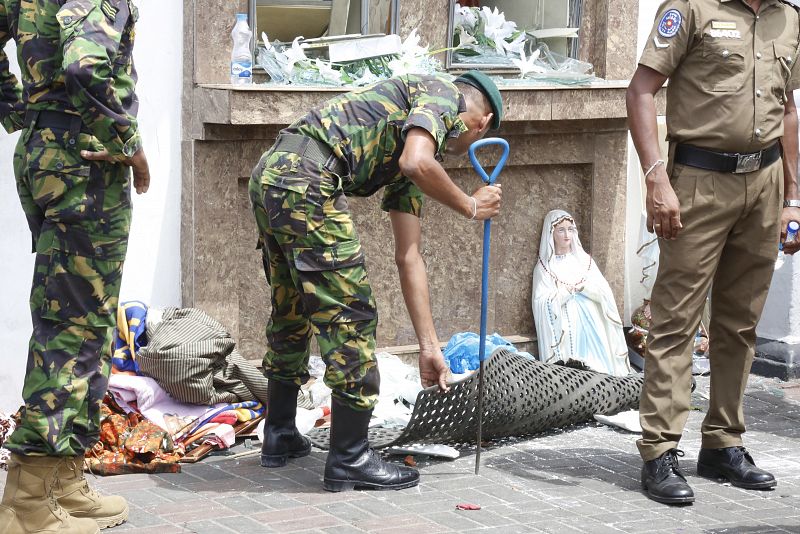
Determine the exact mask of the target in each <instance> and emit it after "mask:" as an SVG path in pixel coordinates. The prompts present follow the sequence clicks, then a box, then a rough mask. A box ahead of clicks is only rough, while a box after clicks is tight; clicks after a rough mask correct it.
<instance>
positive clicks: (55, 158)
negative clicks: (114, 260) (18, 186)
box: [27, 146, 91, 220]
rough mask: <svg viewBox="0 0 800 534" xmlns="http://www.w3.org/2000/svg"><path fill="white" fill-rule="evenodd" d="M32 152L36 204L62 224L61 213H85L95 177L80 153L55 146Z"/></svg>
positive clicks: (32, 187) (30, 173)
mask: <svg viewBox="0 0 800 534" xmlns="http://www.w3.org/2000/svg"><path fill="white" fill-rule="evenodd" d="M28 150H29V153H28V154H29V155H28V160H27V167H28V176H29V180H30V184H29V186H30V190H31V195H32V197H33V200H34V202H36V204H37V205H38V206H39V207H40V208H41V209H42V210H44V211H45V212H46V213H47V216H48V217H53V219H54V220H60V217H59V213H67V212H70V211H76V212H79V211H81V206H82V205H83V204H84V203H85V201H86V198H85V196H86V195H85V193H86V185H87V182H88V181H89V175H90V173H91V166H90V164H89V162H88V161H86V160H84V159H83V158H81V157H80V155H79V154H78V152H77V150H71V149H65V148H61V147H54V146H45V147H30V148H29V149H28ZM56 211H57V212H58V213H56Z"/></svg>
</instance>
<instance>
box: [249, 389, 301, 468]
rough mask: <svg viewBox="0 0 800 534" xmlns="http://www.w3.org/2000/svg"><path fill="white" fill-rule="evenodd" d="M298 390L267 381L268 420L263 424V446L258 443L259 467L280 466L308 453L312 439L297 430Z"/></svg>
mask: <svg viewBox="0 0 800 534" xmlns="http://www.w3.org/2000/svg"><path fill="white" fill-rule="evenodd" d="M299 391H300V387H299V386H297V385H295V384H292V383H289V382H280V381H278V380H272V379H270V380H269V389H268V390H267V397H268V398H267V420H266V422H265V423H264V443H262V444H261V465H262V466H264V467H283V466H284V465H286V461H287V459H289V458H300V457H301V456H308V455H309V453H311V440H309V439H308V438H307V437H305V436H304V435H302V434H301V433H300V432H298V431H297V427H296V426H295V424H294V418H295V416H296V415H297V393H298V392H299Z"/></svg>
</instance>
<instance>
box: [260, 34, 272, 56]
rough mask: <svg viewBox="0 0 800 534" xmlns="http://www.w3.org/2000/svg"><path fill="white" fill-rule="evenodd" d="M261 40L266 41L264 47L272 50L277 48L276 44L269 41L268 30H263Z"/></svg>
mask: <svg viewBox="0 0 800 534" xmlns="http://www.w3.org/2000/svg"><path fill="white" fill-rule="evenodd" d="M261 40H262V41H264V48H266V49H267V50H269V51H270V52H271V51H272V50H274V49H275V47H274V46H272V44H271V43H270V42H269V37H267V32H261Z"/></svg>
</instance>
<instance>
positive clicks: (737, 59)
mask: <svg viewBox="0 0 800 534" xmlns="http://www.w3.org/2000/svg"><path fill="white" fill-rule="evenodd" d="M702 48H703V59H704V60H705V61H704V63H705V68H706V71H705V72H702V73H698V77H699V78H700V79H701V80H702V82H701V83H702V86H703V89H705V90H706V91H712V92H718V93H729V92H733V91H738V90H739V89H741V87H742V86H743V85H744V79H745V59H744V54H745V47H744V44H743V43H741V42H738V41H734V40H732V39H715V38H713V37H709V36H707V35H706V36H705V37H704V38H703V45H702Z"/></svg>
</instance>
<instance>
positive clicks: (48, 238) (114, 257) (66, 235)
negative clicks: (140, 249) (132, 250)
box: [36, 222, 128, 261]
mask: <svg viewBox="0 0 800 534" xmlns="http://www.w3.org/2000/svg"><path fill="white" fill-rule="evenodd" d="M51 250H60V251H61V252H66V253H67V254H72V255H75V256H83V257H85V258H96V259H98V260H107V261H124V260H125V254H126V252H127V250H128V237H127V236H122V237H120V236H109V235H91V234H89V233H88V232H85V231H83V230H81V229H78V228H75V227H74V226H73V227H69V228H68V227H67V226H65V225H62V224H57V223H47V222H45V224H44V225H43V226H42V232H41V234H40V237H39V240H38V242H37V244H36V252H38V253H40V254H46V253H48V252H49V251H51Z"/></svg>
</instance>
